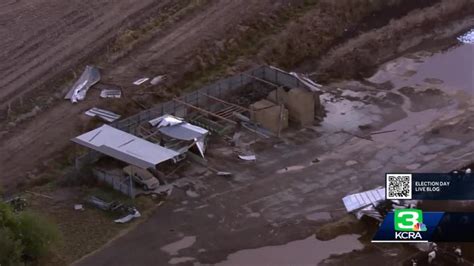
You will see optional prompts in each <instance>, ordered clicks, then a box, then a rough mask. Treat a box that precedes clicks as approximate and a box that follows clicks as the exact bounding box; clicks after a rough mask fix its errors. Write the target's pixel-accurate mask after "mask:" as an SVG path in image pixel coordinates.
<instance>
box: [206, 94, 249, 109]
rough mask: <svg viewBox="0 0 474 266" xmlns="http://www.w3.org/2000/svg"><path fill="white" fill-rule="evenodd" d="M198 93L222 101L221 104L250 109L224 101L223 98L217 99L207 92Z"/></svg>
mask: <svg viewBox="0 0 474 266" xmlns="http://www.w3.org/2000/svg"><path fill="white" fill-rule="evenodd" d="M199 94H202V95H204V96H206V97H208V98H210V99H213V100H215V101H218V102H221V103H223V104H226V105H230V106H234V107H237V108H239V109H242V110H245V111H248V112H250V109H248V108H245V107H243V106H240V105H237V104H233V103H230V102H227V101H224V100H222V99H219V98H217V97H214V96H211V95H209V94H207V93H203V92H200V93H199Z"/></svg>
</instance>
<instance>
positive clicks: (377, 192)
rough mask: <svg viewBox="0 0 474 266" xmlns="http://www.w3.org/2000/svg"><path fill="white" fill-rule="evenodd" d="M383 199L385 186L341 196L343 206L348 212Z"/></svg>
mask: <svg viewBox="0 0 474 266" xmlns="http://www.w3.org/2000/svg"><path fill="white" fill-rule="evenodd" d="M383 200H385V188H382V187H379V188H376V189H372V190H368V191H364V192H361V193H356V194H352V195H347V196H345V197H344V198H342V201H343V202H344V206H345V207H346V210H347V211H348V212H352V211H355V210H358V209H361V208H364V207H367V206H369V205H374V206H375V205H376V204H377V203H378V202H380V201H383Z"/></svg>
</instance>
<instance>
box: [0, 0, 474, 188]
mask: <svg viewBox="0 0 474 266" xmlns="http://www.w3.org/2000/svg"><path fill="white" fill-rule="evenodd" d="M46 2H47V3H46ZM371 2H372V1H367V0H358V2H357V3H355V4H354V2H350V3H351V4H350V5H349V4H348V5H347V6H348V8H347V10H345V9H344V7H345V6H346V5H345V4H344V3H346V4H347V1H346V2H344V1H341V2H337V4H334V5H332V4H328V3H336V2H332V1H301V0H279V1H270V0H264V1H257V0H251V1H243V0H239V1H231V0H209V1H205V0H187V1H186V0H182V1H159V2H157V1H151V0H145V1H140V2H139V3H137V2H136V1H125V0H123V1H119V2H114V3H113V4H112V3H111V2H109V1H98V2H97V1H86V2H84V1H74V2H72V3H68V4H64V3H62V2H61V1H56V0H54V1H46V0H34V1H29V2H28V4H26V2H25V3H23V2H18V1H7V3H4V4H2V8H1V10H2V11H0V14H2V19H1V20H0V23H1V24H4V25H6V27H4V29H5V30H2V31H4V33H2V34H3V35H4V36H7V37H6V38H4V39H3V40H1V41H0V48H2V49H4V51H5V52H4V53H3V54H2V55H1V57H0V59H3V60H0V62H1V63H0V73H1V74H3V76H4V77H5V78H4V79H2V80H1V81H0V87H1V89H0V105H3V107H4V106H5V105H6V104H7V103H9V102H13V103H15V104H13V105H12V109H15V108H17V107H18V106H20V107H19V109H20V111H16V110H13V111H11V112H10V113H9V115H8V116H5V114H6V113H5V112H4V113H2V115H3V117H2V115H0V136H1V137H2V140H0V150H1V151H2V152H1V153H0V172H1V173H2V177H1V181H2V183H3V185H4V186H5V187H6V188H7V190H12V189H14V188H15V187H16V185H17V184H18V183H20V182H23V180H25V176H30V177H31V176H34V175H36V174H38V173H40V172H41V171H42V170H43V168H44V167H45V165H47V164H48V161H52V160H55V159H58V158H62V157H65V156H68V155H67V153H65V152H64V150H65V148H67V147H68V144H69V143H70V142H69V139H70V138H72V137H74V136H75V135H77V134H78V133H79V132H81V131H83V130H84V128H85V127H86V126H87V124H88V123H89V122H88V121H90V119H88V118H86V117H84V116H81V113H82V112H83V111H85V110H86V109H88V108H90V107H92V106H99V107H100V106H102V107H106V108H109V109H112V110H114V111H118V112H120V113H122V114H124V115H126V114H127V113H128V114H129V113H132V112H134V111H136V110H137V109H138V108H137V105H136V104H134V103H133V102H132V101H131V98H134V99H137V98H136V97H132V96H133V94H134V93H135V92H137V91H140V90H141V89H138V88H137V87H133V86H132V85H131V82H133V81H134V80H135V79H137V78H140V77H142V76H150V77H151V76H154V75H158V74H161V73H167V74H170V75H171V79H170V80H169V82H168V85H169V86H172V88H177V89H179V90H181V91H182V90H183V89H184V88H186V87H185V86H187V85H190V83H192V82H193V81H194V80H196V79H201V78H203V77H204V78H206V79H208V78H209V77H211V78H216V77H217V76H219V75H224V74H226V73H229V72H232V71H238V70H240V69H241V68H246V67H249V66H250V65H252V64H255V63H261V62H269V63H275V64H278V65H285V66H288V67H293V66H295V65H297V64H299V63H301V62H303V61H304V60H305V59H307V58H321V57H322V53H324V52H325V51H327V50H329V49H330V48H332V46H333V45H334V44H337V43H341V42H342V43H343V44H342V46H341V47H339V49H340V50H341V51H342V52H338V51H333V52H331V53H330V54H329V55H328V56H325V57H324V58H326V59H325V60H326V61H329V62H330V63H324V64H322V65H323V67H321V66H320V69H325V70H324V71H325V72H328V73H331V71H330V69H337V66H338V64H332V63H331V62H332V59H334V60H336V59H338V58H344V59H346V58H347V56H346V55H347V54H348V53H347V52H346V51H351V46H354V47H357V45H360V42H356V43H355V44H351V43H350V42H347V43H345V42H343V40H344V38H351V39H350V40H352V39H354V40H358V39H359V38H360V36H363V35H364V33H362V34H361V35H357V34H359V33H360V32H359V31H357V30H352V29H359V30H360V31H365V30H367V31H368V33H367V34H375V33H374V32H377V31H369V30H370V29H371V27H370V26H367V25H368V24H370V23H369V22H367V21H370V20H368V18H370V17H371V16H373V15H374V14H377V12H381V11H380V10H381V8H382V10H383V7H384V5H375V6H371V5H370V3H371ZM396 2H397V1H393V3H396ZM398 2H402V1H398ZM441 2H442V4H443V6H442V7H443V8H442V9H441V11H436V12H434V11H433V10H437V9H436V8H437V7H433V8H432V9H429V8H428V9H423V10H418V11H417V12H419V13H417V14H418V15H420V14H421V15H424V14H428V15H427V17H428V22H426V25H429V24H430V23H432V24H433V25H435V26H439V25H440V24H443V23H445V22H447V21H451V20H456V19H461V18H462V16H467V15H469V14H472V12H471V11H472V10H470V9H464V11H462V12H459V14H460V15H462V16H461V17H454V16H453V14H455V13H456V12H458V11H459V10H463V8H464V5H465V4H466V3H469V2H470V1H469V0H461V1H456V3H458V4H456V5H454V4H451V5H450V4H449V3H452V2H453V1H447V0H444V1H441ZM412 8H416V6H413V7H412ZM438 8H439V7H438ZM58 10H61V12H59V11H58ZM64 10H66V11H64ZM33 11H34V12H33ZM408 11H409V10H404V11H403V12H401V13H400V12H395V13H394V14H393V16H394V17H402V16H403V14H404V12H408ZM68 12H69V13H68ZM17 14H21V16H17ZM65 14H66V15H65ZM117 14H120V16H118V15H117ZM429 14H431V15H429ZM435 15H437V16H438V18H435ZM413 16H414V15H411V17H413ZM46 18H47V19H46ZM14 21H18V22H17V23H14ZM56 21H60V22H59V23H58V22H56ZM400 21H402V22H404V21H406V25H407V26H406V27H401V29H399V30H400V32H403V31H405V30H409V28H410V27H409V26H410V25H412V24H413V23H418V22H417V21H416V20H414V19H410V15H409V16H408V19H407V18H405V17H402V18H400ZM397 22H398V20H397V21H395V22H392V23H390V25H392V24H394V23H397ZM402 22H400V23H402ZM435 22H436V23H435ZM357 25H363V26H361V27H360V28H358V27H357ZM390 25H388V26H385V27H391V26H390ZM466 25H467V24H466ZM373 26H374V27H378V26H380V25H373ZM32 28H34V29H35V31H34V33H32V30H31V29H32ZM345 29H351V30H350V31H351V34H352V35H351V34H348V33H347V32H346V30H345ZM422 29H424V27H423V28H422ZM385 30H386V28H385ZM382 31H383V28H382ZM18 32H21V34H18ZM354 32H355V33H354ZM452 33H453V32H451V34H452ZM387 34H390V33H389V32H388V33H385V35H384V32H378V33H377V34H375V36H379V35H380V36H386V35H387ZM353 35H357V36H356V37H354V38H352V37H353ZM372 39H373V38H372V37H370V36H369V37H365V38H364V42H362V44H364V43H366V42H368V43H370V42H371V40H372ZM350 40H349V41H350ZM389 40H390V39H388V40H385V39H384V42H380V43H381V45H386V43H387V42H389ZM417 40H418V39H417ZM415 44H416V43H414V44H413V45H415ZM407 45H408V44H407ZM409 47H410V46H409V45H408V46H407V48H409ZM372 48H373V49H376V48H377V47H375V48H374V47H372ZM391 49H392V50H393V53H397V52H399V51H398V50H397V48H396V47H392V48H391ZM349 54H350V53H349ZM13 55H14V60H13V59H12V56H13ZM364 55H367V53H365V54H364ZM359 57H360V56H357V57H354V58H357V59H358V60H359ZM290 59H291V60H290ZM349 59H350V60H348V62H350V64H347V67H353V68H354V69H356V70H357V69H359V65H358V64H357V62H359V61H357V60H352V59H353V58H349ZM326 61H324V62H326ZM380 61H382V59H380V60H371V61H369V62H371V63H373V64H379V63H380ZM336 62H340V61H337V60H336ZM89 63H95V64H97V65H98V66H100V67H101V68H102V74H103V81H104V82H107V83H112V84H116V85H119V86H121V87H123V89H124V91H125V95H126V97H125V99H122V100H120V101H118V102H115V103H110V102H106V101H101V100H100V99H98V91H96V90H91V91H90V94H89V95H88V98H87V100H86V101H84V102H81V103H79V104H77V105H72V104H71V103H70V102H68V101H63V100H60V99H61V98H62V96H63V93H64V91H65V90H67V86H68V85H70V84H71V82H72V80H73V75H71V74H70V73H72V72H74V71H75V72H76V73H77V74H79V73H80V71H82V67H83V65H84V64H89ZM311 65H313V64H311ZM235 66H240V67H238V68H234V67H235ZM326 69H329V70H327V71H326ZM191 85H195V84H191ZM146 90H151V91H160V90H161V91H162V90H163V88H161V87H149V88H146ZM170 91H171V89H169V90H168V93H169V92H170ZM138 100H144V102H145V103H146V104H148V105H149V104H153V103H156V101H157V100H159V98H153V97H148V96H143V97H141V98H138ZM22 106H23V107H22ZM0 107H1V106H0ZM33 108H35V109H33ZM0 109H1V108H0ZM25 110H36V111H34V112H33V113H30V115H26V116H25V115H24V114H23V113H24V112H25ZM2 130H3V131H2ZM66 152H67V151H66ZM35 169H36V170H35ZM28 172H30V174H29V175H28Z"/></svg>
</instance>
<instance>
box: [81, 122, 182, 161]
mask: <svg viewBox="0 0 474 266" xmlns="http://www.w3.org/2000/svg"><path fill="white" fill-rule="evenodd" d="M72 141H74V142H76V143H78V144H80V145H83V146H85V147H88V148H90V149H93V150H96V151H98V152H101V153H103V154H106V155H108V156H111V157H113V158H116V159H118V160H121V161H123V162H127V163H129V164H132V165H135V166H138V167H140V168H143V169H147V168H149V167H153V168H154V167H155V166H156V165H157V164H159V163H161V162H164V161H167V160H170V159H173V158H175V157H176V156H178V155H179V153H177V152H175V151H173V150H170V149H167V148H165V147H162V146H160V145H157V144H154V143H152V142H149V141H146V140H144V139H141V138H139V137H136V136H134V135H131V134H129V133H126V132H123V131H121V130H118V129H116V128H113V127H111V126H108V125H103V126H101V127H99V128H96V129H94V130H92V131H89V132H87V133H85V134H82V135H80V136H78V137H76V138H74V139H72Z"/></svg>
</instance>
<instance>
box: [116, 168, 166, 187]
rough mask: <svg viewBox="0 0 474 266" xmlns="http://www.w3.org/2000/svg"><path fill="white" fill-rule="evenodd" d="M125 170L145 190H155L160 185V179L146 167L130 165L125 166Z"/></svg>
mask: <svg viewBox="0 0 474 266" xmlns="http://www.w3.org/2000/svg"><path fill="white" fill-rule="evenodd" d="M123 172H124V173H125V174H127V175H128V176H131V177H132V179H133V181H135V182H137V183H138V184H140V185H141V186H142V187H143V189H144V190H154V189H156V188H157V187H158V186H159V185H160V182H159V181H158V179H156V177H154V176H153V175H152V174H151V173H150V172H148V171H147V170H145V169H141V168H138V167H135V166H131V165H129V166H127V167H125V168H123Z"/></svg>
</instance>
